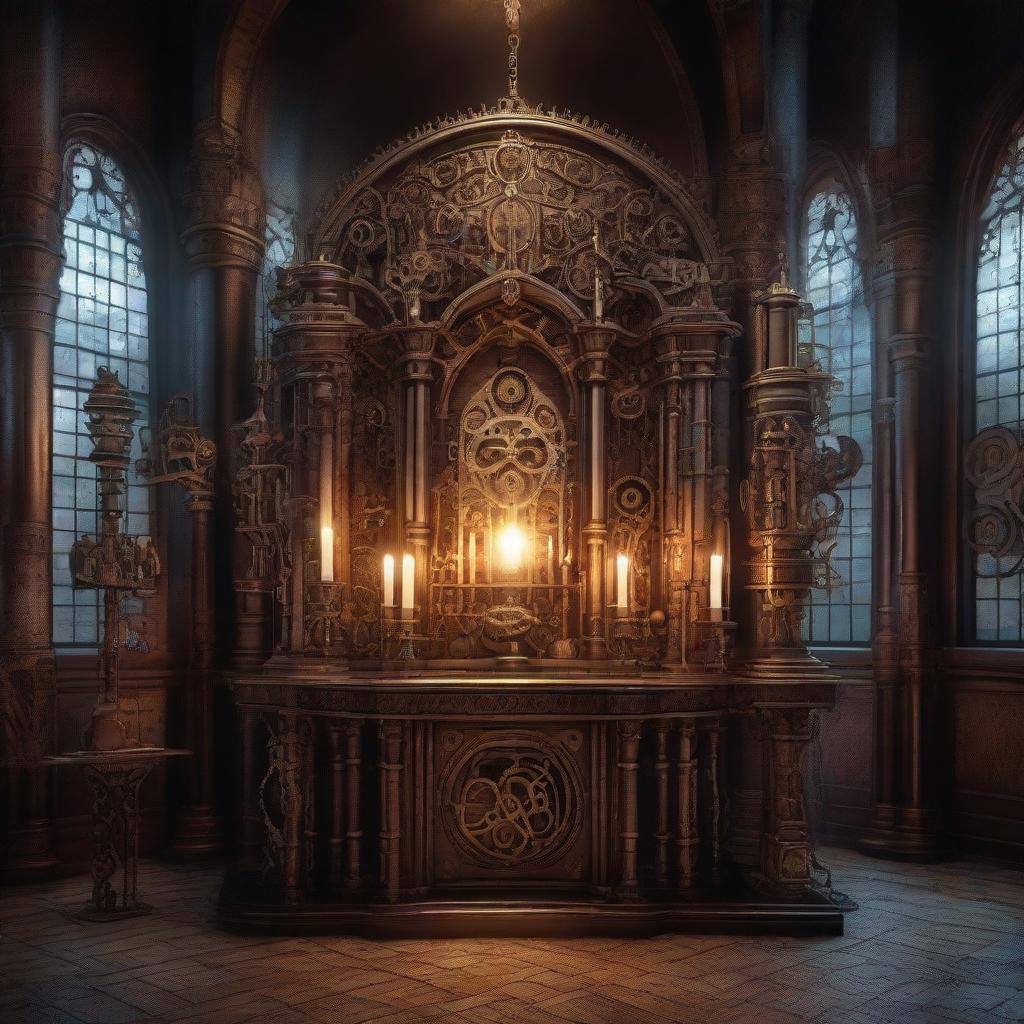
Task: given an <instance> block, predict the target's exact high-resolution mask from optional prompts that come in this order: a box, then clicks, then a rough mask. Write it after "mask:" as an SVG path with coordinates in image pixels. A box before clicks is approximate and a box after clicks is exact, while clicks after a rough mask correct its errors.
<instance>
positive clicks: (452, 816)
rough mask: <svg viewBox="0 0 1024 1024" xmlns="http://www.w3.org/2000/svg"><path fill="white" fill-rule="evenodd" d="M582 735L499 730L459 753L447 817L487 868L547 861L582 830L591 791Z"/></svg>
mask: <svg viewBox="0 0 1024 1024" xmlns="http://www.w3.org/2000/svg"><path fill="white" fill-rule="evenodd" d="M581 742H582V740H581V737H580V735H579V734H578V733H572V734H566V735H563V736H561V737H559V738H558V739H557V741H556V739H555V738H552V737H548V736H544V735H542V734H539V733H529V734H523V733H514V732H509V733H493V734H487V735H485V736H483V737H480V738H479V739H478V740H477V741H476V742H475V743H472V744H470V746H469V747H468V748H467V749H465V750H463V751H462V752H461V756H455V757H453V759H452V761H451V762H450V763H449V766H448V770H447V771H446V773H445V776H444V778H443V780H442V787H443V788H442V793H443V794H444V801H445V807H446V814H445V822H446V825H447V826H448V829H449V832H450V833H451V835H452V837H453V838H454V840H455V841H456V844H457V846H458V847H459V848H460V849H461V850H462V852H463V853H464V854H466V855H467V856H469V857H470V858H471V859H472V860H473V861H475V862H476V863H478V864H480V865H481V866H483V867H488V868H492V869H493V868H499V869H500V868H507V867H516V866H519V865H523V864H540V863H546V862H549V861H550V860H552V859H554V858H556V857H558V856H560V855H561V854H563V853H564V852H565V850H566V847H567V846H568V845H569V844H570V843H571V842H573V840H574V839H575V838H576V836H577V835H578V833H579V829H580V822H581V819H582V799H583V790H582V784H581V780H580V776H579V769H578V768H577V767H576V764H575V761H574V759H573V757H572V754H573V750H574V749H578V747H579V745H580V743H581Z"/></svg>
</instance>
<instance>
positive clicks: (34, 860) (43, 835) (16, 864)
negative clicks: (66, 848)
mask: <svg viewBox="0 0 1024 1024" xmlns="http://www.w3.org/2000/svg"><path fill="white" fill-rule="evenodd" d="M52 833H53V829H52V826H51V823H50V821H49V819H47V818H34V819H32V820H30V821H27V822H25V823H24V824H23V825H18V826H15V827H14V828H11V829H8V830H5V831H4V832H2V833H0V848H2V849H3V851H4V852H3V857H2V859H0V880H2V881H3V882H4V883H5V884H11V885H17V884H21V883H28V882H45V881H48V880H49V879H51V878H52V877H53V876H54V873H55V871H56V868H57V865H58V864H59V861H58V860H57V858H56V857H55V856H54V853H53V834H52Z"/></svg>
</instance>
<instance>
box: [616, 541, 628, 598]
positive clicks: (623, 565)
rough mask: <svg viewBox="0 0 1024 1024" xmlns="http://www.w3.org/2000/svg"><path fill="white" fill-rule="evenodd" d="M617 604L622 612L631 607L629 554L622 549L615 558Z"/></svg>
mask: <svg viewBox="0 0 1024 1024" xmlns="http://www.w3.org/2000/svg"><path fill="white" fill-rule="evenodd" d="M615 605H616V607H617V608H618V609H619V611H620V612H624V611H626V610H627V609H628V608H629V556H628V555H626V554H624V553H623V552H621V551H620V552H619V554H618V556H617V557H616V559H615Z"/></svg>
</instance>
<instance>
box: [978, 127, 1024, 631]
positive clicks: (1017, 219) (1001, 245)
mask: <svg viewBox="0 0 1024 1024" xmlns="http://www.w3.org/2000/svg"><path fill="white" fill-rule="evenodd" d="M974 258H975V279H974V302H975V305H974V324H975V335H974V336H975V346H974V366H973V381H974V394H973V406H974V424H973V427H974V433H975V434H977V433H979V432H980V431H983V430H987V429H988V428H990V427H1003V428H1006V429H1007V430H1009V431H1010V432H1011V433H1013V434H1016V435H1017V436H1018V438H1019V437H1020V436H1021V431H1022V430H1024V380H1022V376H1024V313H1022V308H1024V296H1022V294H1021V289H1022V287H1024V125H1021V124H1020V123H1018V125H1017V126H1016V127H1015V129H1014V131H1013V133H1012V136H1011V139H1010V143H1009V146H1008V147H1007V148H1006V149H1005V150H1004V152H1003V156H1002V162H1001V166H1000V169H999V171H998V173H997V175H996V177H995V180H994V181H993V182H992V185H991V187H990V188H989V191H988V195H987V197H986V199H985V202H984V204H983V206H982V208H981V212H980V216H979V218H978V244H977V251H976V252H975V253H974ZM1006 547H1007V550H1005V551H1004V552H1003V553H1000V554H991V553H983V552H982V553H978V554H976V555H975V557H974V565H973V577H974V579H973V583H974V588H973V589H974V594H973V597H974V638H975V639H976V640H979V641H983V642H996V643H1009V644H1020V643H1021V641H1024V553H1022V551H1021V545H1020V544H1019V543H1017V544H1009V545H1007V546H1006Z"/></svg>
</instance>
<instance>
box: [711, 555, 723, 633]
mask: <svg viewBox="0 0 1024 1024" xmlns="http://www.w3.org/2000/svg"><path fill="white" fill-rule="evenodd" d="M724 571H725V559H724V558H723V556H722V555H718V554H715V555H712V556H711V586H710V594H709V600H708V606H709V607H710V609H711V617H712V618H713V619H720V618H721V617H722V574H723V572H724ZM716 613H717V614H716Z"/></svg>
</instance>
